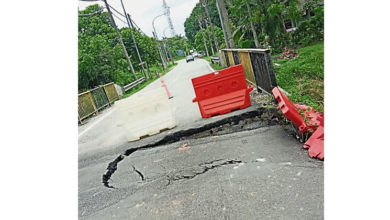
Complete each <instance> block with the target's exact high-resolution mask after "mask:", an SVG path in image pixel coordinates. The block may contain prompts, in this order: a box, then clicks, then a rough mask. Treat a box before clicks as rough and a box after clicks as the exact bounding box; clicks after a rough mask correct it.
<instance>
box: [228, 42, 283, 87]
mask: <svg viewBox="0 0 390 220" xmlns="http://www.w3.org/2000/svg"><path fill="white" fill-rule="evenodd" d="M221 53H222V56H221V57H222V61H223V66H224V67H229V66H234V65H238V64H242V66H243V68H244V72H245V78H246V80H247V81H248V82H249V83H251V84H253V85H254V86H256V88H257V90H258V91H265V92H267V93H269V94H272V89H273V88H274V87H275V86H277V84H276V78H275V73H274V68H273V66H272V60H271V54H270V50H269V49H222V50H221Z"/></svg>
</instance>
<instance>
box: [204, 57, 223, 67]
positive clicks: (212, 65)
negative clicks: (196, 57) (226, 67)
mask: <svg viewBox="0 0 390 220" xmlns="http://www.w3.org/2000/svg"><path fill="white" fill-rule="evenodd" d="M202 59H204V60H207V61H208V62H209V63H210V65H211V67H213V69H215V70H220V69H223V67H222V66H220V65H219V64H217V63H216V64H214V63H212V62H211V56H209V57H202Z"/></svg>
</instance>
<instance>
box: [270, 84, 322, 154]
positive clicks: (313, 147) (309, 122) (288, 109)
mask: <svg viewBox="0 0 390 220" xmlns="http://www.w3.org/2000/svg"><path fill="white" fill-rule="evenodd" d="M272 93H273V95H274V97H275V99H276V100H277V101H278V103H279V108H280V110H281V111H282V113H283V115H284V116H286V117H287V118H288V119H290V120H291V121H292V122H293V123H294V124H295V125H296V126H298V128H299V132H300V133H304V132H308V133H309V134H311V133H312V134H311V136H310V138H309V139H308V140H307V141H306V143H305V144H304V145H303V146H302V147H303V148H305V149H309V156H310V157H317V158H319V159H324V113H319V112H316V111H315V110H314V109H313V108H312V107H310V106H306V105H298V104H295V105H294V104H293V103H292V102H291V101H290V100H289V99H288V98H287V96H286V95H285V94H284V93H283V92H281V91H280V89H279V88H277V87H275V88H273V89H272ZM298 110H301V111H303V115H304V117H305V119H304V118H303V117H302V116H301V114H300V113H299V111H298Z"/></svg>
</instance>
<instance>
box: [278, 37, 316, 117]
mask: <svg viewBox="0 0 390 220" xmlns="http://www.w3.org/2000/svg"><path fill="white" fill-rule="evenodd" d="M297 52H298V56H297V57H295V58H293V59H277V57H279V56H280V55H281V54H278V55H275V56H273V57H274V60H273V63H274V69H275V74H276V81H277V83H278V86H280V87H281V88H282V89H284V90H285V91H287V92H288V93H289V98H290V99H291V101H293V102H296V103H301V104H306V105H310V106H312V107H314V108H315V109H316V110H319V111H322V110H323V108H324V42H320V43H316V44H313V45H311V46H307V47H302V48H300V49H298V50H297Z"/></svg>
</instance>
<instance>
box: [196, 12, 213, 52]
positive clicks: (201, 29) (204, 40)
mask: <svg viewBox="0 0 390 220" xmlns="http://www.w3.org/2000/svg"><path fill="white" fill-rule="evenodd" d="M198 22H199V27H200V31H201V32H202V37H203V44H204V48H205V49H206V54H207V56H208V57H209V56H210V55H209V50H208V49H207V44H206V39H205V37H204V32H203V27H202V23H201V21H200V18H198Z"/></svg>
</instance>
